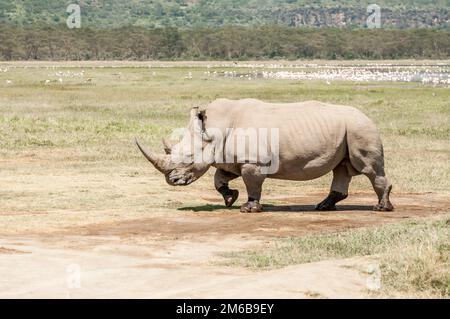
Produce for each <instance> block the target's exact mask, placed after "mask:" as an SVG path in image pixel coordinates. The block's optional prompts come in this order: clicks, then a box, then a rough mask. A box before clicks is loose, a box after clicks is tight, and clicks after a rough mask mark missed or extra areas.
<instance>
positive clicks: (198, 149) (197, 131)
mask: <svg viewBox="0 0 450 319" xmlns="http://www.w3.org/2000/svg"><path fill="white" fill-rule="evenodd" d="M205 119H206V116H205V113H204V111H199V110H198V108H194V109H193V110H192V111H191V119H190V124H189V128H188V129H187V130H186V131H185V133H184V134H183V136H182V139H181V141H180V142H179V143H178V144H175V145H173V146H172V145H170V144H169V143H168V142H167V140H163V143H164V150H165V154H158V153H155V152H152V151H150V150H148V149H146V148H145V147H144V146H142V145H141V144H140V143H139V141H138V140H137V139H136V144H137V146H138V147H139V150H140V151H141V152H142V154H143V155H144V156H145V158H147V159H148V160H149V161H150V163H152V164H153V166H154V167H155V168H156V169H157V170H158V171H160V172H161V173H163V174H164V176H165V177H166V182H167V183H168V184H169V185H172V186H185V185H189V184H191V183H193V182H195V181H196V180H197V179H198V178H200V177H201V176H202V175H203V174H205V173H206V171H208V169H209V167H210V166H211V163H212V159H213V157H214V156H213V147H212V146H211V143H210V140H208V138H207V137H206V136H205V122H204V121H205Z"/></svg>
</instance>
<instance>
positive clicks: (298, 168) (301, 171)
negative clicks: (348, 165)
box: [267, 143, 347, 181]
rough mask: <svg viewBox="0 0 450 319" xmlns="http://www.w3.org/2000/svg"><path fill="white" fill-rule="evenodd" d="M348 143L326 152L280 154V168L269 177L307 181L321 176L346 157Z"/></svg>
mask: <svg viewBox="0 0 450 319" xmlns="http://www.w3.org/2000/svg"><path fill="white" fill-rule="evenodd" d="M346 154H347V150H346V145H345V143H343V145H341V146H339V147H337V148H335V149H333V150H330V151H328V152H325V153H320V152H319V151H318V152H317V153H312V154H311V153H309V154H296V155H294V156H293V155H291V156H288V157H284V156H283V155H282V154H281V155H280V160H279V165H278V170H277V171H276V172H275V173H273V174H269V175H268V176H267V177H269V178H276V179H285V180H295V181H306V180H311V179H315V178H319V177H321V176H323V175H325V174H327V173H329V172H330V171H332V170H333V169H334V168H335V167H336V166H338V165H339V163H340V162H342V160H343V159H344V158H345V157H346Z"/></svg>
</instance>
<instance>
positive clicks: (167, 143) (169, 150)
mask: <svg viewBox="0 0 450 319" xmlns="http://www.w3.org/2000/svg"><path fill="white" fill-rule="evenodd" d="M162 143H163V146H164V152H166V154H168V155H170V154H171V153H172V147H173V145H172V143H170V141H169V140H168V139H166V138H163V139H162Z"/></svg>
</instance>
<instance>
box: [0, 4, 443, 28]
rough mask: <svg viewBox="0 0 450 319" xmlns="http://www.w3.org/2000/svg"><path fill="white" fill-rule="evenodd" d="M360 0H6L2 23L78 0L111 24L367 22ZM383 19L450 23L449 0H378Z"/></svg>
mask: <svg viewBox="0 0 450 319" xmlns="http://www.w3.org/2000/svg"><path fill="white" fill-rule="evenodd" d="M372 2H373V1H357V0H166V1H164V0H139V1H137V0H132V1H122V0H79V1H75V0H72V1H70V0H69V1H67V0H66V1H61V0H2V1H1V2H0V23H6V24H11V25H33V24H61V23H64V21H65V20H66V17H67V13H66V7H67V5H68V4H69V3H79V4H80V5H81V8H82V23H83V25H84V26H89V27H96V28H98V27H99V28H112V27H123V26H144V27H165V26H170V27H181V28H192V27H220V26H223V25H230V24H232V25H241V26H247V25H266V24H279V25H283V26H314V27H324V26H334V27H336V26H337V27H342V26H355V27H364V23H365V21H366V18H367V12H366V8H367V4H368V3H372ZM376 3H377V4H378V5H380V6H381V10H382V23H383V26H385V27H393V28H429V27H433V28H447V27H448V26H449V21H450V10H449V8H450V1H449V0H437V1H433V0H403V1H400V0H384V1H381V0H378V1H376Z"/></svg>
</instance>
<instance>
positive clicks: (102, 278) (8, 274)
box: [0, 193, 450, 298]
mask: <svg viewBox="0 0 450 319" xmlns="http://www.w3.org/2000/svg"><path fill="white" fill-rule="evenodd" d="M323 196H324V194H316V195H314V194H313V195H311V196H307V197H306V196H305V197H290V198H276V201H277V203H281V204H279V205H277V206H268V207H266V212H264V213H262V214H256V215H254V214H249V215H246V214H240V213H238V211H236V210H231V211H229V210H225V209H223V207H222V206H214V205H206V206H197V207H184V208H183V207H180V208H179V209H178V210H177V211H176V212H173V211H172V212H168V213H160V214H157V216H154V217H148V218H138V219H131V220H122V221H116V222H111V221H108V220H104V221H102V222H99V223H94V224H88V225H78V224H76V225H64V224H62V225H61V227H60V228H59V229H58V230H45V228H42V231H41V232H40V233H31V234H28V235H27V234H25V233H16V234H7V235H6V234H5V235H3V236H1V237H0V273H1V274H2V276H1V277H0V297H3V298H11V297H19V298H26V297H31V298H38V297H39V298H41V297H54V298H85V297H104V298H112V297H126V298H133V297H135V298H144V297H145V298H163V297H164V298H213V297H216V298H310V297H324V298H336V297H349V298H356V297H364V296H365V294H366V292H367V284H366V283H367V280H368V275H367V274H365V273H364V271H361V269H363V270H364V269H367V267H368V266H369V265H371V264H373V263H376V261H374V260H371V259H370V258H354V259H348V260H329V261H322V262H318V263H310V264H304V265H298V266H290V267H286V268H283V269H275V270H270V271H264V272H254V271H250V270H248V269H243V268H237V267H226V266H223V265H221V264H220V261H221V257H220V256H219V255H218V253H220V252H224V251H236V250H239V249H246V248H259V247H263V246H264V245H267V243H268V242H270V241H273V240H274V238H276V237H285V236H301V235H303V234H306V233H311V232H324V231H335V230H343V229H347V228H353V227H363V226H372V225H380V224H383V223H391V222H398V221H400V220H403V219H406V218H410V217H426V216H431V215H436V214H441V213H446V212H448V211H449V206H450V205H449V200H448V198H446V197H445V196H438V195H435V194H402V195H399V194H397V196H396V205H397V210H396V211H395V212H383V213H379V212H376V213H375V212H372V211H371V210H370V207H369V206H365V205H363V203H367V202H371V201H373V198H372V197H373V196H371V195H368V194H364V193H361V194H353V195H352V200H351V203H352V205H348V204H347V205H345V203H344V205H343V206H340V210H339V211H336V212H320V213H318V212H315V211H312V206H310V205H308V204H307V203H311V202H315V201H317V199H320V198H322V197H323ZM369 197H370V198H369ZM211 201H212V199H211ZM284 203H286V204H284ZM411 203H414V204H413V205H412V204H411ZM150 215H151V214H150ZM78 271H79V277H78ZM77 278H79V283H80V287H79V288H76V286H77V282H78V281H77V280H78V279H77Z"/></svg>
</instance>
